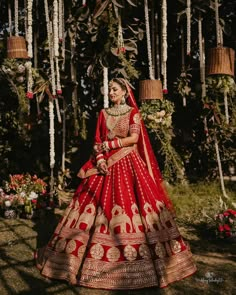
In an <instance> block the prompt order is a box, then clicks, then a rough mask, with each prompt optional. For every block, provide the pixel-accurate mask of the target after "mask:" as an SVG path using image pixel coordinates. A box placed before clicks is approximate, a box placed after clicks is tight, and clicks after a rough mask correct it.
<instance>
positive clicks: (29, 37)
mask: <svg viewBox="0 0 236 295" xmlns="http://www.w3.org/2000/svg"><path fill="white" fill-rule="evenodd" d="M32 9H33V0H28V3H27V44H28V47H27V52H28V57H29V58H30V59H32V57H33V45H32V42H33V26H32V25H33V17H32ZM27 69H28V80H27V94H26V96H27V98H29V99H32V98H33V96H34V94H33V90H32V89H33V76H32V62H31V61H29V62H27Z"/></svg>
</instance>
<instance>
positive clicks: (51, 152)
mask: <svg viewBox="0 0 236 295" xmlns="http://www.w3.org/2000/svg"><path fill="white" fill-rule="evenodd" d="M44 9H45V17H46V27H47V36H48V45H49V58H50V68H51V79H52V91H53V95H54V96H55V94H56V86H55V73H54V62H53V49H52V46H53V41H52V33H51V32H52V23H51V22H50V18H49V11H48V1H47V0H44ZM48 94H49V95H48V96H49V102H48V104H49V136H50V150H49V156H50V168H51V179H50V192H53V190H54V175H53V168H54V165H55V128H54V102H53V97H51V95H50V93H48Z"/></svg>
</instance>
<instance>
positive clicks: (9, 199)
mask: <svg viewBox="0 0 236 295" xmlns="http://www.w3.org/2000/svg"><path fill="white" fill-rule="evenodd" d="M46 189H47V184H46V182H44V181H43V180H42V179H40V178H38V177H37V175H30V174H28V173H26V174H15V175H10V177H9V181H4V182H3V187H2V188H0V208H1V214H2V215H3V216H4V217H6V218H15V217H18V216H19V217H23V218H32V217H35V216H36V215H37V214H36V212H37V211H38V210H39V209H52V208H54V202H53V201H52V198H51V196H50V194H49V193H47V190H46Z"/></svg>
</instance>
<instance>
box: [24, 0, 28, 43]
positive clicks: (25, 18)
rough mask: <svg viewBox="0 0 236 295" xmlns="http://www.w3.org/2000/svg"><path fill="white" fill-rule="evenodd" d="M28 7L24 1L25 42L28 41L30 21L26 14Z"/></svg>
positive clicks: (25, 0)
mask: <svg viewBox="0 0 236 295" xmlns="http://www.w3.org/2000/svg"><path fill="white" fill-rule="evenodd" d="M26 7H27V0H24V11H25V17H24V26H25V40H26V41H27V40H28V27H27V24H28V20H27V13H26V10H27V9H26Z"/></svg>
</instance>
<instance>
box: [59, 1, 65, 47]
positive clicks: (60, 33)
mask: <svg viewBox="0 0 236 295" xmlns="http://www.w3.org/2000/svg"><path fill="white" fill-rule="evenodd" d="M63 3H64V1H62V0H59V2H58V16H59V21H58V38H59V42H60V43H61V42H62V40H63V34H64V26H63V18H64V9H63Z"/></svg>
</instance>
